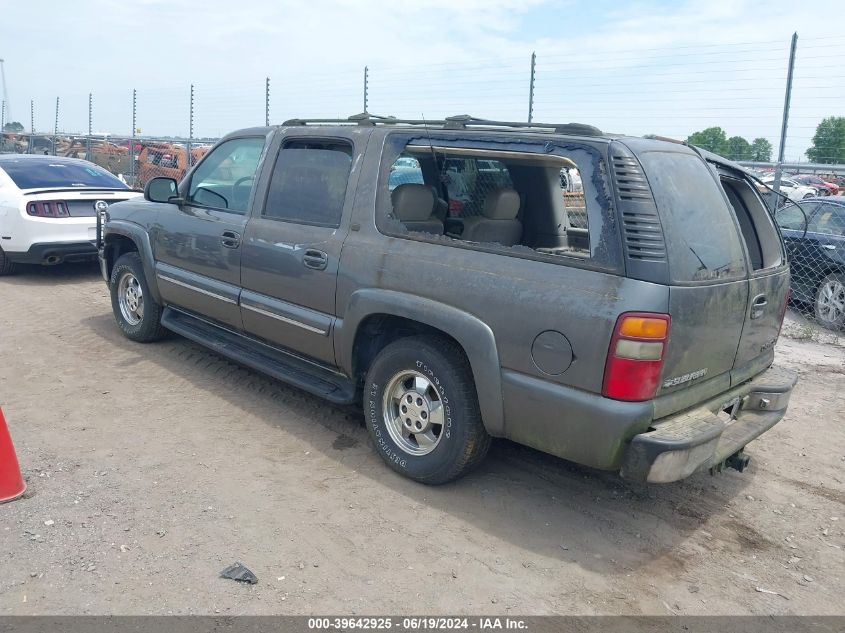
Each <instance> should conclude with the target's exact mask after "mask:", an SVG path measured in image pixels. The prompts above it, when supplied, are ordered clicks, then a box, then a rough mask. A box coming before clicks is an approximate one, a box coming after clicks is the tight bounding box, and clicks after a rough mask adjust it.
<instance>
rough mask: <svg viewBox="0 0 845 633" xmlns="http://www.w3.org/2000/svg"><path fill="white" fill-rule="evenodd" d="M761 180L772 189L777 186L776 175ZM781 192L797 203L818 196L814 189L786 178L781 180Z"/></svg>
mask: <svg viewBox="0 0 845 633" xmlns="http://www.w3.org/2000/svg"><path fill="white" fill-rule="evenodd" d="M761 180H762V181H763V182H764V183H766V184H767V185H768V186H769V187H772V186H773V185H774V184H775V177H774V175H770V176H763V178H761ZM780 191H781V193H782V194H784V195H785V196H786V197H787V198H789V199H790V200H794V201H796V202H797V201H800V200H803V199H804V198H812V197H814V196H816V195H818V194H817V193H816V190H815V189H814V188H813V187H808V186H807V185H802V184H801V183H800V182H795V181H794V180H791V179H790V178H786V177H783V178H781V179H780Z"/></svg>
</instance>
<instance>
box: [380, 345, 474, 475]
mask: <svg viewBox="0 0 845 633" xmlns="http://www.w3.org/2000/svg"><path fill="white" fill-rule="evenodd" d="M364 415H365V416H366V418H367V428H368V429H369V431H370V436H371V437H372V439H373V442H374V443H375V446H376V450H377V451H378V453H379V455H381V457H382V459H384V461H385V462H386V463H387V464H388V466H390V467H391V468H392V469H393V470H395V471H397V472H399V473H401V474H403V475H405V476H406V477H410V478H411V479H415V480H417V481H420V482H422V483H427V484H442V483H446V482H448V481H452V480H453V479H457V478H458V477H461V476H462V475H464V474H466V473H467V472H469V470H471V469H472V468H473V467H474V466H476V465H477V464H478V463H479V462H480V461H481V460H482V458H483V457H484V455H486V453H487V449H488V448H489V447H490V436H489V435H488V434H487V431H486V430H485V429H484V425H483V423H482V421H481V412H480V410H479V406H478V396H477V395H476V390H475V383H474V381H473V377H472V371H471V369H470V366H469V362H468V361H467V359H466V357H465V356H464V353H463V351H462V350H461V349H460V348H459V347H458V346H457V345H455V343H453V342H452V341H449V340H447V339H445V338H440V337H431V336H413V337H409V338H404V339H400V340H398V341H395V342H393V343H391V344H390V345H388V346H387V347H385V348H384V349H383V350H382V351H381V352H380V353H379V355H378V356H377V357H376V359H375V361H373V364H372V366H371V367H370V371H369V373H368V374H367V382H366V386H365V389H364Z"/></svg>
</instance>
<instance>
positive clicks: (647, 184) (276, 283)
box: [98, 113, 796, 484]
mask: <svg viewBox="0 0 845 633" xmlns="http://www.w3.org/2000/svg"><path fill="white" fill-rule="evenodd" d="M561 170H567V173H572V174H575V175H577V176H578V177H580V179H581V182H582V187H581V188H582V189H583V191H582V192H578V193H573V192H569V191H565V190H564V189H562V188H561V179H560V174H561ZM576 218H577V221H576ZM99 226H100V228H99V230H98V246H99V256H100V266H101V269H102V274H103V278H104V279H105V280H106V282H107V283H108V285H109V288H110V291H111V300H112V306H113V310H114V316H115V319H116V321H117V324H118V326H119V327H120V329H121V330H122V331H123V333H124V334H125V335H126V336H127V337H128V338H130V339H132V340H134V341H139V342H149V341H154V340H156V339H158V338H160V337H161V336H162V335H163V334H164V333H165V330H170V331H172V332H175V333H177V334H179V335H181V336H184V337H186V338H188V339H191V340H193V341H196V342H198V343H200V344H202V345H206V346H208V347H210V348H211V349H213V350H214V351H216V352H218V353H219V354H222V355H224V356H227V357H229V358H230V359H232V360H234V361H236V362H238V363H241V364H243V365H246V366H249V367H252V368H254V369H257V370H260V371H262V372H266V373H267V374H269V375H271V376H273V377H275V378H277V379H279V380H282V381H285V382H287V383H289V384H291V385H294V386H296V387H298V388H301V389H304V390H306V391H308V392H310V393H312V394H316V395H318V396H320V397H323V398H325V399H327V400H330V401H332V402H336V403H346V404H348V403H354V402H361V403H363V408H364V414H365V417H366V421H367V426H368V428H369V432H370V435H371V437H372V440H373V443H374V446H375V449H376V450H377V452H378V453H379V454H380V455H381V457H382V458H383V459H384V461H385V462H386V463H387V464H388V465H389V466H390V467H392V468H393V469H394V470H396V471H398V472H400V473H402V474H404V475H406V476H408V477H411V478H413V479H416V480H418V481H421V482H425V483H431V484H438V483H443V482H447V481H450V480H452V479H455V478H457V477H459V476H461V475H462V474H464V473H466V472H467V471H468V470H469V469H470V468H472V467H473V466H474V465H476V464H477V463H479V462H480V461H481V459H482V458H483V457H484V455H485V453H486V451H487V449H488V447H489V444H490V438H491V437H505V438H509V439H511V440H513V441H516V442H519V443H522V444H526V445H528V446H532V447H534V448H537V449H539V450H542V451H545V452H548V453H551V454H554V455H557V456H560V457H563V458H565V459H568V460H572V461H574V462H578V463H580V464H585V465H587V466H590V467H594V468H598V469H605V470H611V471H618V472H620V473H621V475H622V476H623V477H626V478H630V479H632V480H638V481H646V482H671V481H676V480H679V479H682V478H684V477H687V476H688V475H690V474H692V473H693V472H696V471H699V470H707V469H709V470H710V471H711V472H713V471H718V470H721V469H722V468H723V467H726V466H727V467H734V468H737V469H739V470H742V469H743V468H744V467H745V465H746V464H747V463H748V457H747V456H746V455H745V453H744V452H743V449H744V447H745V446H746V444H748V443H749V442H750V441H751V440H753V439H754V438H756V437H758V436H759V435H760V434H762V433H763V432H765V431H766V430H767V429H769V428H771V427H772V426H773V425H774V424H776V423H777V422H778V421H779V420H780V419H781V418H782V417H783V415H784V413H785V411H786V407H787V404H788V401H789V396H790V393H791V391H792V388H793V386H794V384H795V381H796V376H795V374H794V373H793V372H790V371H787V370H784V369H781V368H777V367H774V366H773V365H772V363H773V358H774V346H775V342H776V341H777V338H778V334H779V331H780V326H781V323H782V320H783V316H784V312H785V309H786V303H787V294H788V288H789V268H788V264H787V261H786V256H785V252H784V247H783V242H782V239H781V236H780V233H779V232H778V229H777V228H776V225H775V223H774V222H773V221H772V218H771V216H770V214H769V212H768V209H767V207H766V206H765V204H764V203H763V201H762V200H761V198H760V196H759V195H758V192H757V188H756V186H755V185H754V183H753V182H752V180H751V177H750V176H749V174H748V173H747V172H746V171H744V170H743V169H742V168H741V167H740V166H738V165H736V164H734V163H731V162H729V161H727V160H724V159H722V158H720V157H718V156H715V155H712V154H708V153H706V152H704V151H702V150H699V149H696V148H693V147H688V146H686V145H684V144H682V143H678V142H669V141H667V140H658V139H646V138H634V137H624V136H616V135H609V134H604V133H602V132H601V131H600V130H598V129H596V128H594V127H592V126H588V125H581V124H563V125H546V124H524V123H510V122H496V121H487V120H482V119H475V118H472V117H469V116H457V117H451V118H449V119H446V120H444V121H434V122H433V121H428V122H426V121H413V120H398V119H395V118H392V117H376V116H373V115H369V114H366V113H365V114H363V115H357V116H354V117H350V118H349V119H344V120H330V121H323V120H304V119H294V120H290V121H287V122H285V123H284V124H283V125H281V126H278V127H262V128H251V129H245V130H240V131H238V132H234V133H232V134H230V135H228V136H227V137H225V138H224V139H222V140H221V141H220V142H219V143H218V144H217V145H216V146H215V147H214V148H213V149H211V151H210V152H209V153H208V154H207V155H206V156H205V157H204V158H203V159H202V160H201V161H200V162H199V163H198V164H197V165H196V166H194V167H193V169H191V171H190V172H189V173H188V174H187V175H186V176H185V178H184V180H183V181H182V182H181V183H177V182H176V181H175V180H172V179H169V178H155V179H153V180H151V181H150V182H149V183H148V184H147V186H146V190H145V196H144V200H141V199H138V200H130V201H126V202H122V203H119V204H115V205H112V206H111V207H110V208H109V209H108V211H107V212H105V213H104V214H103V215H102V217H101V218H100V223H99Z"/></svg>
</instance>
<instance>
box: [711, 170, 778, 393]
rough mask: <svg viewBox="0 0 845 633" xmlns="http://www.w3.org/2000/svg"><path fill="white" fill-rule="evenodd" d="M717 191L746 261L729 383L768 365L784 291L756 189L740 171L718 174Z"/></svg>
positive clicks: (772, 231) (771, 230) (774, 236)
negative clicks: (721, 194) (744, 293)
mask: <svg viewBox="0 0 845 633" xmlns="http://www.w3.org/2000/svg"><path fill="white" fill-rule="evenodd" d="M718 175H719V179H720V182H721V184H722V188H723V189H724V191H725V194H726V195H727V198H728V202H730V205H731V207H732V208H733V211H734V215H735V216H736V219H737V222H738V224H739V227H740V234H741V236H742V239H743V245H744V247H745V251H746V256H747V259H748V268H749V276H748V304H747V307H746V311H745V317H744V319H743V328H742V337H741V339H740V343H739V347H738V348H737V353H736V359H735V360H734V371H733V377H732V378H733V379H732V382H733V383H739V382H742V381H744V380H746V379H747V378H749V377H751V376H753V375H754V374H756V373H758V372H759V371H760V370H761V369H763V368H764V367H765V366H768V365H769V364H770V362H771V359H772V355H773V350H774V346H775V342H776V341H777V337H778V332H779V331H780V325H781V320H782V318H783V313H784V310H785V308H786V298H787V293H788V291H789V266H788V264H787V260H786V256H785V252H784V248H783V243H782V241H781V239H780V234H779V233H778V230H777V228H776V227H775V224H774V221H773V220H772V218H771V216H770V215H769V212H768V210H767V208H766V206H765V204H764V202H763V200H762V199H761V198H760V196H759V194H758V192H757V188H756V187H755V186H754V184H753V183H752V182H751V181H750V180H749V179H748V178H747V176H745V175H744V174H743V173H742V172H740V171H737V170H732V169H727V168H725V167H722V168H720V169H719V170H718Z"/></svg>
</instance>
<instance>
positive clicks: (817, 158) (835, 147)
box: [687, 116, 845, 165]
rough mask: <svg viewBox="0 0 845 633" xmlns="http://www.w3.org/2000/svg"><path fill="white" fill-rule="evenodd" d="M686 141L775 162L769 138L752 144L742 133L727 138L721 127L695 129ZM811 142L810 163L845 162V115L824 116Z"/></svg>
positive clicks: (722, 152)
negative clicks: (697, 130) (698, 130)
mask: <svg viewBox="0 0 845 633" xmlns="http://www.w3.org/2000/svg"><path fill="white" fill-rule="evenodd" d="M687 143H689V144H690V145H695V146H696V147H701V148H702V149H706V150H709V151H711V152H713V153H714V154H719V155H720V156H724V157H725V158H730V159H731V160H748V161H755V162H760V163H770V162H772V144H771V143H770V142H769V141H767V140H766V139H764V138H762V137H761V138H755V139H754V140H753V141H751V142H750V143H749V142H748V141H747V140H746V139H744V138H743V137H741V136H731V137H728V135H727V133H726V132H725V131H724V130H723V129H722V128H720V127H709V128H707V129H704V130H701V131H700V132H693V133H692V134H690V135H689V136H688V137H687ZM812 143H813V145H812V147H810V148H808V149H807V151H806V154H807V158H808V159H809V160H810V161H811V162H813V163H825V164H828V165H841V164H843V163H845V117H837V116H832V117H828V118H826V119H824V120H823V121H822V122H821V123H819V124H818V126H817V127H816V133H815V135H813V141H812Z"/></svg>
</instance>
